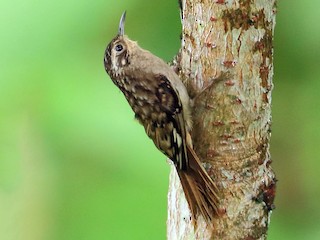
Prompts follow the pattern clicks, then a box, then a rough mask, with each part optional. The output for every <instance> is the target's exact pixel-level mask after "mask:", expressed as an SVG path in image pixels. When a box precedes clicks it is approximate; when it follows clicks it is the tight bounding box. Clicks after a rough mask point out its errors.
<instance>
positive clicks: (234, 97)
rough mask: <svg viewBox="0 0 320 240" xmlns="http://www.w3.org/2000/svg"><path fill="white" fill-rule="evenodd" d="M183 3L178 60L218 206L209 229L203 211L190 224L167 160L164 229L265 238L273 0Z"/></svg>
mask: <svg viewBox="0 0 320 240" xmlns="http://www.w3.org/2000/svg"><path fill="white" fill-rule="evenodd" d="M181 6H182V12H181V16H182V27H183V32H182V46H181V50H180V54H179V58H178V59H177V66H176V67H177V69H178V71H179V74H180V77H181V78H182V79H183V80H185V82H186V84H187V86H188V90H189V92H190V94H191V95H192V96H193V97H194V96H197V97H196V98H195V102H194V104H195V105H194V116H193V120H194V129H193V133H192V134H193V142H194V148H195V151H196V152H197V154H198V155H199V157H200V159H201V160H202V161H203V162H204V166H205V168H206V169H207V171H208V173H209V174H210V176H212V178H213V179H214V181H215V182H216V183H217V185H218V187H219V189H220V190H221V192H220V194H221V203H220V204H221V206H220V212H221V213H220V216H219V217H217V218H216V219H215V220H214V226H215V227H214V229H210V228H207V227H206V224H205V222H204V220H203V219H202V217H199V219H198V226H197V228H196V229H194V227H193V225H192V222H191V220H190V216H191V214H190V212H189V210H188V205H187V203H186V201H185V198H184V194H183V192H182V189H181V186H180V182H179V178H178V177H177V174H176V172H175V170H174V167H172V171H171V174H170V185H169V194H168V221H167V225H168V230H167V237H168V239H170V240H173V239H266V235H267V229H268V225H269V221H270V215H271V211H272V209H273V208H274V205H273V200H274V195H275V175H274V173H273V171H272V169H271V167H270V163H271V159H270V153H269V140H270V124H271V105H270V104H271V90H272V86H273V85H272V77H273V57H272V54H273V48H272V39H273V31H274V26H275V0H213V1H212V0H196V1H192V0H182V2H181ZM203 89H205V90H203ZM201 91H202V92H201ZM200 92H201V94H199V93H200Z"/></svg>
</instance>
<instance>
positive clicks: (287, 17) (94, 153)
mask: <svg viewBox="0 0 320 240" xmlns="http://www.w3.org/2000/svg"><path fill="white" fill-rule="evenodd" d="M0 6H1V7H0V9H1V14H0V34H1V38H0V239H1V240H56V239H59V240H73V239H77V240H87V239H90V240H91V239H92V240H95V239H154V240H156V239H165V236H166V204H167V203H166V193H167V186H168V173H169V166H168V165H167V164H166V161H165V157H164V156H163V155H162V154H160V153H159V152H158V151H157V150H156V148H155V147H154V146H153V144H152V142H151V141H150V140H148V139H147V137H146V136H145V133H144V130H143V128H142V127H140V126H139V125H138V124H137V123H136V122H135V121H134V120H133V113H132V111H131V109H130V108H129V106H128V104H127V103H126V101H125V99H124V97H123V96H122V94H121V93H120V92H119V90H118V89H117V88H116V87H115V86H114V85H113V83H112V82H111V81H110V80H109V78H108V77H107V75H106V73H105V70H104V67H103V63H102V59H103V54H104V49H105V47H106V45H107V43H108V42H109V41H110V40H111V38H112V37H113V36H114V35H115V34H116V32H117V25H118V21H119V17H120V15H121V13H122V12H123V10H125V9H126V10H127V13H128V15H127V22H126V32H127V34H128V35H129V36H130V37H131V38H132V39H136V40H138V41H139V43H140V45H141V46H142V47H144V48H147V49H149V50H151V51H152V52H153V53H155V54H156V55H158V56H160V57H162V58H163V59H165V60H168V61H169V60H171V59H172V57H173V56H174V55H175V53H176V52H177V50H178V48H179V45H180V43H179V42H180V40H179V35H180V28H181V27H180V21H179V11H178V3H177V1H175V0H166V1H163V0H156V1H148V0H135V1H115V0H114V1H111V0H104V1H102V0H96V1H83V0H77V1H75V0H69V1H61V0H57V1H40V0H38V1H37V0H27V1H22V0H13V1H2V2H1V3H0ZM278 6H279V7H278V16H277V25H276V32H275V79H274V83H275V89H274V91H273V104H272V105H273V133H272V143H271V145H272V147H271V148H272V159H273V167H274V169H275V171H276V173H277V177H278V179H279V182H278V188H277V198H276V206H277V209H276V210H275V211H274V213H273V214H272V219H271V226H270V230H269V239H272V240H274V239H320V206H319V198H320V187H319V182H320V162H319V155H320V147H319V146H318V144H319V142H320V141H319V140H320V128H319V122H320V121H319V120H320V107H319V106H320V105H319V100H320V94H319V90H320V81H319V80H320V79H319V77H320V67H319V59H320V27H319V24H318V23H319V22H320V15H319V8H320V2H319V1H297V0H295V1H289V0H280V1H279V2H278ZM317 146H318V147H317Z"/></svg>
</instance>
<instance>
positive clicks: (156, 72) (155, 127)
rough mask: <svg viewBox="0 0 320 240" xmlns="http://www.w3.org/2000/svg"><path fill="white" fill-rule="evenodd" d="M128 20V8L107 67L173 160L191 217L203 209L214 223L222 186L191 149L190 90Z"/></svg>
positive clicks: (109, 48) (149, 132)
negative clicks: (129, 31)
mask: <svg viewBox="0 0 320 240" xmlns="http://www.w3.org/2000/svg"><path fill="white" fill-rule="evenodd" d="M124 20H125V13H124V14H123V15H122V17H121V20H120V25H119V32H118V35H117V36H116V37H115V38H114V39H113V40H112V41H111V42H110V43H109V45H108V46H107V49H106V52H105V56H104V65H105V69H106V71H107V73H108V74H109V76H110V78H111V79H112V81H113V82H114V84H115V85H116V86H117V87H118V88H119V89H120V90H121V91H122V92H123V94H124V96H125V97H126V99H127V101H128V103H129V104H130V106H131V108H132V109H133V111H134V112H135V117H136V119H138V121H139V122H140V123H141V124H142V125H143V126H144V128H145V131H146V133H147V135H148V136H149V137H150V138H151V139H152V140H153V142H154V144H155V145H156V147H157V148H158V149H159V150H160V151H161V152H163V153H164V154H165V155H166V156H168V157H169V158H170V159H171V160H172V161H173V163H174V164H175V166H176V170H177V173H178V175H179V177H180V180H181V184H182V187H183V190H184V193H185V196H186V199H187V201H188V204H189V207H190V209H191V213H192V216H193V219H196V216H197V214H198V213H200V214H202V215H203V217H204V218H205V220H206V221H207V222H208V223H210V222H211V221H212V219H213V217H214V215H215V213H216V211H217V202H218V196H217V191H218V190H217V187H216V185H215V184H214V182H213V181H212V179H211V178H210V177H209V176H208V174H207V173H206V171H205V170H204V168H203V167H202V166H201V162H200V160H199V159H198V157H197V155H196V154H195V152H194V150H193V149H192V142H191V137H190V134H189V133H190V131H191V127H192V121H191V114H190V98H189V95H188V93H187V90H186V88H185V86H184V85H183V83H182V81H181V80H180V79H179V77H178V75H177V74H176V73H175V72H174V71H173V70H172V69H171V68H170V67H169V66H168V65H167V64H166V63H165V62H164V61H163V60H162V59H160V58H158V57H157V56H154V55H153V54H151V53H150V52H148V51H146V50H144V49H142V48H140V47H139V46H138V44H137V43H136V42H134V41H132V40H130V39H129V38H128V37H127V36H125V35H124Z"/></svg>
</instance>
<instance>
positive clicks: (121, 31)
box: [118, 11, 126, 36]
mask: <svg viewBox="0 0 320 240" xmlns="http://www.w3.org/2000/svg"><path fill="white" fill-rule="evenodd" d="M125 20H126V11H124V12H123V13H122V15H121V18H120V22H119V29H118V35H119V36H123V35H124V22H125Z"/></svg>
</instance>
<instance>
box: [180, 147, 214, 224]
mask: <svg viewBox="0 0 320 240" xmlns="http://www.w3.org/2000/svg"><path fill="white" fill-rule="evenodd" d="M187 148H188V149H187V152H188V160H189V168H188V170H187V171H184V170H180V169H177V172H178V175H179V178H180V181H181V185H182V188H183V191H184V194H185V196H186V199H187V202H188V204H189V207H190V210H191V214H192V217H193V219H194V221H195V222H196V219H197V214H198V213H200V214H201V215H202V216H203V217H204V219H205V221H206V222H207V224H208V225H211V224H212V220H213V218H214V216H215V215H217V212H218V202H219V197H218V188H217V186H216V185H215V183H214V182H213V181H212V179H211V178H210V176H209V175H208V173H207V172H206V171H205V169H204V168H203V167H202V166H201V162H200V160H199V158H198V156H197V154H196V153H195V152H194V150H193V149H192V148H190V147H187Z"/></svg>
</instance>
